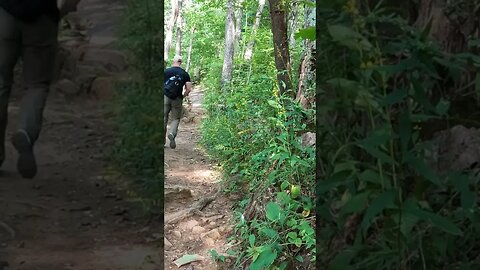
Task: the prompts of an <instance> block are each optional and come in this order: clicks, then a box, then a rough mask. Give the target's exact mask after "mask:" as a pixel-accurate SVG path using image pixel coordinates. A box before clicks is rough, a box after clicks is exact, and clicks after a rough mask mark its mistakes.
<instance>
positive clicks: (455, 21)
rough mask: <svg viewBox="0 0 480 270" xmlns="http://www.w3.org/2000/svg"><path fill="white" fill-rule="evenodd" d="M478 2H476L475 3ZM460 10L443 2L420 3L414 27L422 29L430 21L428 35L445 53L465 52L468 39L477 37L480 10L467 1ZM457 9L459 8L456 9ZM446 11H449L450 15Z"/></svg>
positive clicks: (472, 2)
mask: <svg viewBox="0 0 480 270" xmlns="http://www.w3.org/2000/svg"><path fill="white" fill-rule="evenodd" d="M477 2H478V1H477ZM466 5H467V7H463V8H462V10H460V9H458V10H456V9H455V6H449V5H448V4H447V1H445V0H423V1H420V5H419V9H418V18H417V21H416V23H415V24H416V26H418V27H420V28H424V27H425V26H427V25H428V24H429V22H430V20H431V30H430V35H431V36H432V37H433V38H434V39H436V40H437V41H438V42H439V43H440V45H441V46H442V48H443V49H444V51H445V52H448V53H458V52H465V51H467V42H468V38H469V36H471V35H475V32H476V35H477V36H478V31H479V21H478V17H479V16H480V10H479V9H476V8H475V1H469V2H468V4H466ZM458 8H459V7H458ZM448 10H451V11H450V12H451V13H450V14H448V13H447V12H449V11H448Z"/></svg>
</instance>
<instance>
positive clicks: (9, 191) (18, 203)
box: [0, 0, 163, 270]
mask: <svg viewBox="0 0 480 270" xmlns="http://www.w3.org/2000/svg"><path fill="white" fill-rule="evenodd" d="M123 8H124V1H111V0H83V1H82V3H81V6H80V10H79V12H78V13H77V14H76V15H77V16H78V17H81V18H82V19H84V20H87V21H88V23H89V25H90V28H89V30H88V31H87V34H86V35H87V38H89V42H88V41H87V44H84V45H85V46H83V49H82V50H83V51H82V53H81V54H78V57H79V59H72V57H70V60H69V61H70V62H68V61H67V62H68V63H67V62H66V64H65V65H67V66H66V67H64V69H68V68H69V67H68V65H74V66H75V68H71V69H70V71H72V70H74V71H75V74H70V75H72V76H71V77H70V78H71V80H72V81H64V82H63V83H62V84H60V85H59V86H57V88H55V87H54V89H52V92H51V94H50V97H49V100H48V104H47V107H46V109H45V115H44V128H43V130H42V134H41V136H40V139H39V141H38V142H37V145H36V149H35V152H36V155H37V163H38V167H39V173H38V174H37V176H36V177H35V178H34V179H22V178H21V177H20V176H19V175H18V174H17V172H16V169H15V163H16V157H17V154H16V152H15V151H14V149H13V147H12V146H11V143H10V141H9V140H7V142H6V147H7V149H6V161H5V163H4V164H3V166H2V167H1V170H0V172H1V174H0V213H1V214H0V269H3V270H6V269H8V270H108V269H111V270H157V269H162V268H163V258H160V256H159V254H160V252H159V250H158V246H159V245H160V244H159V243H160V242H161V241H162V239H161V234H160V232H161V229H162V228H161V227H160V225H159V224H158V223H154V222H152V221H149V220H147V219H146V218H145V217H144V215H143V209H142V208H141V207H140V206H137V205H136V204H134V203H132V202H130V201H129V200H128V198H127V197H126V196H125V195H124V194H125V192H124V191H122V190H121V189H118V188H117V187H116V185H115V179H112V177H111V175H110V174H108V173H107V170H106V168H107V167H108V155H109V153H110V149H111V147H112V145H113V143H114V141H115V133H114V126H113V122H112V120H111V118H110V117H109V116H108V115H109V114H108V110H106V109H105V104H106V102H104V100H102V99H101V98H103V97H105V96H102V95H98V94H100V92H102V91H103V93H104V94H105V93H107V94H111V93H108V91H111V90H112V89H109V84H108V79H106V78H109V77H103V78H104V79H103V82H104V84H100V85H99V83H98V82H97V86H96V90H97V91H99V92H97V93H95V94H97V95H95V97H96V98H92V97H93V96H94V95H90V94H91V93H89V91H90V90H91V87H86V88H87V90H86V92H85V93H80V92H77V93H75V92H74V91H80V90H79V89H83V87H85V85H78V84H82V83H83V84H89V85H90V86H91V85H92V83H93V84H94V85H95V83H94V80H96V79H97V78H98V77H99V76H106V75H108V76H113V75H112V72H119V71H121V70H122V68H117V70H114V69H113V68H112V67H114V68H115V67H121V66H124V64H123V63H122V62H120V61H119V59H121V57H119V56H120V55H121V53H120V52H119V51H116V50H115V49H112V46H111V45H112V44H114V43H115V41H116V39H117V38H115V37H116V36H117V32H116V30H117V27H116V26H117V25H118V22H119V18H120V15H121V11H122V9H123ZM107 18H108V20H107ZM61 40H63V41H64V42H66V43H69V44H70V45H71V48H78V47H79V46H74V44H76V43H78V41H77V40H74V39H70V40H67V39H65V38H64V37H62V38H61ZM67 45H68V44H67ZM67 47H68V46H67ZM67 50H68V49H67ZM69 55H70V56H72V55H75V53H70V54H69ZM80 58H81V59H80ZM78 61H80V62H81V63H80V62H78ZM97 69H103V70H101V71H102V72H103V73H102V74H100V73H98V70H97ZM67 71H68V70H67ZM17 82H18V83H20V84H21V80H20V81H17ZM20 84H18V85H16V87H15V89H14V92H13V96H12V100H11V103H10V107H9V112H10V115H9V119H10V122H9V127H8V137H7V138H9V137H10V134H11V133H12V131H14V130H15V128H16V127H15V126H16V120H17V119H18V110H19V108H18V104H19V98H20V97H21V96H22V94H23V93H22V91H21V89H20V87H19V86H20ZM93 88H94V87H93V86H92V89H93ZM67 96H69V98H67V99H66V98H65V97H67ZM71 96H76V98H71ZM78 96H80V97H78ZM6 265H8V266H6Z"/></svg>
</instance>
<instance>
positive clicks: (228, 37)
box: [222, 0, 235, 87]
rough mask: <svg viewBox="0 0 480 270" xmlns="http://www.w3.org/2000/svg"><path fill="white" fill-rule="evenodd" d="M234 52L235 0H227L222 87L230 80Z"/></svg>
mask: <svg viewBox="0 0 480 270" xmlns="http://www.w3.org/2000/svg"><path fill="white" fill-rule="evenodd" d="M234 53H235V0H227V18H226V20H225V50H224V56H223V57H224V58H223V68H222V87H223V85H225V83H227V82H230V81H231V80H232V74H233V56H234Z"/></svg>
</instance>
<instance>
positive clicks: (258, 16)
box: [243, 0, 265, 61]
mask: <svg viewBox="0 0 480 270" xmlns="http://www.w3.org/2000/svg"><path fill="white" fill-rule="evenodd" d="M264 7H265V0H258V9H257V14H256V15H255V24H254V25H253V27H252V35H251V38H250V41H249V42H248V45H247V48H246V49H245V54H244V57H243V58H244V59H245V60H247V61H250V60H251V59H252V56H253V46H254V45H255V36H256V34H257V31H258V28H259V27H260V21H261V20H262V13H263V8H264Z"/></svg>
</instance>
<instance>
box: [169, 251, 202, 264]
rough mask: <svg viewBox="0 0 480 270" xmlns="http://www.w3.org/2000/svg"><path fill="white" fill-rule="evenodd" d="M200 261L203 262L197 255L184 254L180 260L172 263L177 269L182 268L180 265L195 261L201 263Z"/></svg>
mask: <svg viewBox="0 0 480 270" xmlns="http://www.w3.org/2000/svg"><path fill="white" fill-rule="evenodd" d="M201 260H203V257H202V256H200V255H197V254H193V255H189V254H185V255H183V256H182V257H181V258H180V259H178V260H176V261H174V262H173V263H175V264H176V265H177V266H178V267H180V266H182V265H185V264H189V263H191V262H195V261H201Z"/></svg>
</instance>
